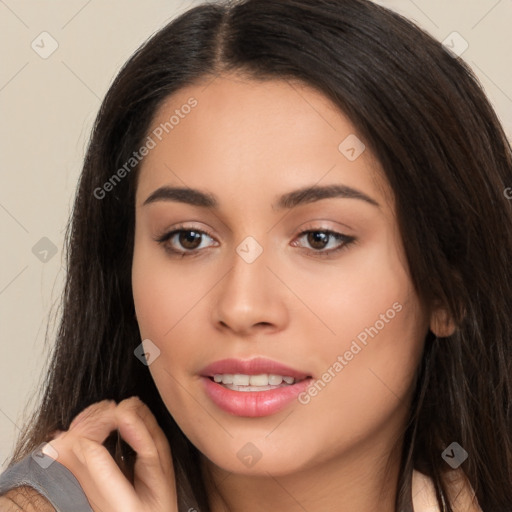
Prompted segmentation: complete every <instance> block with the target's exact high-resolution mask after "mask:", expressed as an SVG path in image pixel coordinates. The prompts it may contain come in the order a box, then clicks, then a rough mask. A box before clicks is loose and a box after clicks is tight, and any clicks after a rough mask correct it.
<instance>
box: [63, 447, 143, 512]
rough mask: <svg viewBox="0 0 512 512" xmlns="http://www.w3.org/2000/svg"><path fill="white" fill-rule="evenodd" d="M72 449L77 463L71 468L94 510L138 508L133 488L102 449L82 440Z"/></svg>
mask: <svg viewBox="0 0 512 512" xmlns="http://www.w3.org/2000/svg"><path fill="white" fill-rule="evenodd" d="M72 449H73V452H74V453H75V455H76V457H77V459H78V461H79V462H80V464H78V465H77V464H75V466H74V471H75V470H76V474H75V476H76V477H77V479H78V480H79V482H80V485H81V486H82V488H83V490H84V492H85V494H86V496H87V498H88V499H90V500H91V501H92V502H93V504H94V507H95V508H97V509H98V510H101V511H103V512H118V511H119V512H121V511H123V512H125V511H132V510H139V509H140V501H139V499H138V497H137V496H136V494H135V491H134V489H133V487H132V486H131V484H130V483H129V482H128V480H126V478H125V477H124V475H123V474H122V473H121V470H120V469H119V467H118V466H117V464H116V463H115V461H114V459H113V458H112V457H111V455H110V453H109V451H108V450H107V449H106V448H105V447H104V446H102V445H101V444H98V443H97V442H95V441H91V440H89V439H87V438H84V437H81V438H77V440H76V442H75V443H74V444H73V447H72Z"/></svg>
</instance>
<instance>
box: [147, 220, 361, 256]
mask: <svg viewBox="0 0 512 512" xmlns="http://www.w3.org/2000/svg"><path fill="white" fill-rule="evenodd" d="M183 231H185V232H186V231H195V232H198V233H200V234H201V235H206V236H208V237H209V238H211V239H212V240H214V241H215V242H217V243H218V241H217V240H216V238H215V237H214V236H213V235H211V234H209V233H208V232H207V231H206V230H204V229H199V228H195V227H194V226H184V225H180V226H177V227H175V228H173V229H170V230H168V231H165V232H164V233H163V234H162V235H160V236H157V237H156V238H155V240H156V241H158V242H160V243H166V242H167V243H168V242H169V240H171V239H172V238H173V237H174V236H175V235H176V234H178V233H180V232H183ZM316 232H317V233H327V234H328V235H330V236H332V237H337V238H338V239H341V242H342V246H343V245H346V244H347V243H351V242H352V241H354V240H355V237H353V236H351V235H347V234H345V233H340V232H339V231H335V230H333V229H329V228H322V227H310V228H305V229H302V230H301V231H299V232H298V233H297V234H296V235H295V238H294V240H295V239H298V238H302V237H304V236H306V235H307V234H308V233H316ZM344 239H345V240H344ZM202 250H204V248H203V249H202ZM197 251H198V249H190V250H186V249H181V250H180V249H177V250H176V252H181V253H183V254H186V253H194V252H197ZM313 251H314V250H313ZM314 252H316V253H318V254H321V253H328V252H329V251H314Z"/></svg>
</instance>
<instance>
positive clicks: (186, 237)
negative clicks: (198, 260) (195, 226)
mask: <svg viewBox="0 0 512 512" xmlns="http://www.w3.org/2000/svg"><path fill="white" fill-rule="evenodd" d="M179 240H180V244H181V245H182V246H183V247H185V248H186V249H196V248H197V247H199V245H200V244H201V233H196V232H195V231H182V232H181V233H180V235H179Z"/></svg>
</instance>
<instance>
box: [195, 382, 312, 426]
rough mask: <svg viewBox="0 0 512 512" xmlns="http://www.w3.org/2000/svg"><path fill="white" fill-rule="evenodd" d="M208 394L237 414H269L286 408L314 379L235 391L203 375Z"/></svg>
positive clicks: (221, 406) (226, 409)
mask: <svg viewBox="0 0 512 512" xmlns="http://www.w3.org/2000/svg"><path fill="white" fill-rule="evenodd" d="M201 379H202V381H203V385H204V388H205V391H206V394H207V395H208V396H209V397H210V399H211V400H212V402H213V403H215V404H216V405H217V406H218V407H220V408H221V409H222V410H224V411H226V412H229V413H230V414H234V415H235V416H248V417H251V418H255V417H259V416H269V415H270V414H275V413H276V412H278V411H281V410H282V409H284V408H285V407H286V406H287V405H288V404H290V403H291V402H293V400H294V399H295V398H296V397H297V395H299V394H300V393H302V392H303V391H304V390H305V389H306V388H307V387H308V386H309V384H310V382H311V381H312V378H311V377H308V378H307V379H304V380H302V381H300V382H297V383H296V384H292V385H291V386H284V387H282V388H276V389H269V390H267V391H233V390H232V389H227V388H225V387H224V386H221V385H220V384H217V383H216V382H214V381H213V380H211V379H210V378H208V377H202V378H201Z"/></svg>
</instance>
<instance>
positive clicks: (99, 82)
mask: <svg viewBox="0 0 512 512" xmlns="http://www.w3.org/2000/svg"><path fill="white" fill-rule="evenodd" d="M340 1H341V0H340ZM198 3H199V2H191V1H186V0H183V1H178V0H174V1H170V0H165V1H164V0H150V1H147V2H133V1H132V2H130V1H126V0H124V1H123V0H111V1H109V2H105V1H98V0H79V1H78V0H52V1H44V0H40V1H38V2H34V1H30V0H20V1H15V0H5V1H2V2H0V51H1V62H2V65H1V68H0V115H1V123H0V130H1V132H0V141H1V146H0V149H1V151H0V162H1V165H0V169H1V171H0V172H1V173H2V174H1V176H2V186H1V188H0V226H1V233H2V239H3V244H2V247H3V248H4V249H3V253H2V254H3V256H2V262H1V265H0V326H1V340H2V358H1V359H0V389H1V391H0V471H1V469H2V467H4V466H5V462H6V459H7V458H8V456H9V455H10V453H11V452H12V449H13V443H14V440H15V436H16V434H17V432H18V430H19V428H20V427H21V425H22V423H23V417H24V414H27V413H28V412H29V411H30V410H31V403H30V399H31V398H32V397H33V396H34V394H35V393H36V392H37V391H38V387H39V386H40V383H41V379H42V378H43V377H44V370H45V366H44V365H45V361H46V355H47V353H48V350H49V348H50V345H51V343H52V340H53V338H54V335H55V332H56V327H57V320H58V316H59V309H58V307H59V300H60V294H61V291H62V287H63V283H64V269H63V267H62V265H63V252H62V249H63V243H64V230H65V226H66V222H67V219H68V216H69V214H70V211H71V208H72V204H73V198H74V194H75V189H76V184H77V180H78V177H79V173H80V170H81V164H82V160H83V156H84V152H85V148H86V143H87V140H88V137H89V133H90V129H91V127H92V123H93V121H94V117H95V115H96V112H97V110H98V107H99V105H100V101H101V99H102V98H103V96H104V95H105V93H106V91H107V89H108V86H109V84H110V83H111V81H112V79H113V78H114V76H115V75H116V73H117V72H118V70H119V69H120V67H121V66H122V64H123V63H124V62H125V61H126V60H127V59H128V58H129V56H130V55H131V54H132V53H133V52H134V51H135V49H136V48H137V47H138V46H139V45H140V44H141V43H142V42H143V41H145V40H146V39H147V38H148V37H149V36H150V35H151V34H153V33H154V32H155V31H156V30H158V29H159V28H161V27H162V26H163V25H165V24H166V23H167V22H168V21H169V20H170V19H171V18H173V17H175V16H176V15H177V14H179V13H181V12H183V11H184V10H186V9H187V8H188V7H190V6H192V5H197V4H198ZM377 3H380V4H381V5H384V6H387V7H390V8H392V9H395V10H397V11H398V12H400V13H401V14H404V15H405V16H407V17H408V18H410V19H413V20H414V21H416V22H417V23H418V24H419V25H420V26H422V27H423V28H424V29H426V30H427V31H428V32H430V33H431V34H432V35H433V36H434V37H436V38H437V39H439V40H440V41H444V40H446V38H447V37H448V36H450V35H451V34H453V32H458V33H459V34H460V36H462V38H463V40H465V41H467V44H468V45H469V46H468V48H467V50H466V51H465V52H464V53H463V54H462V57H463V58H464V59H465V60H466V61H467V62H468V63H469V64H470V65H471V67H472V68H473V69H474V71H475V72H476V74H477V76H478V77H479V79H480V80H481V82H482V84H483V86H484V88H485V90H486V92H487V94H488V97H489V98H490V100H491V102H492V103H493V105H494V106H495V108H496V110H497V112H498V114H499V116H500V118H501V119H502V122H503V124H504V127H505V130H506V132H507V133H508V135H509V137H511V136H512V51H511V50H512V31H511V30H510V27H511V22H512V2H509V1H505V0H501V1H497V0H451V1H450V2H446V1H444V0H415V1H413V0H390V1H379V2H377ZM42 32H47V33H48V34H49V35H40V34H41V33H42ZM453 37H454V36H453V35H452V36H450V37H448V41H449V42H450V41H454V44H455V45H457V47H461V46H460V44H462V43H463V40H462V39H458V40H454V39H453ZM455 37H458V36H455ZM457 41H459V42H457ZM55 44H58V47H57V49H56V50H55V51H54V53H52V54H51V55H49V56H47V55H46V54H47V53H49V52H50V50H51V49H52V45H54V46H55ZM45 52H46V53H45ZM43 57H46V58H43ZM48 322H49V330H48V340H49V342H48V344H46V343H45V331H46V327H47V323H48Z"/></svg>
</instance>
